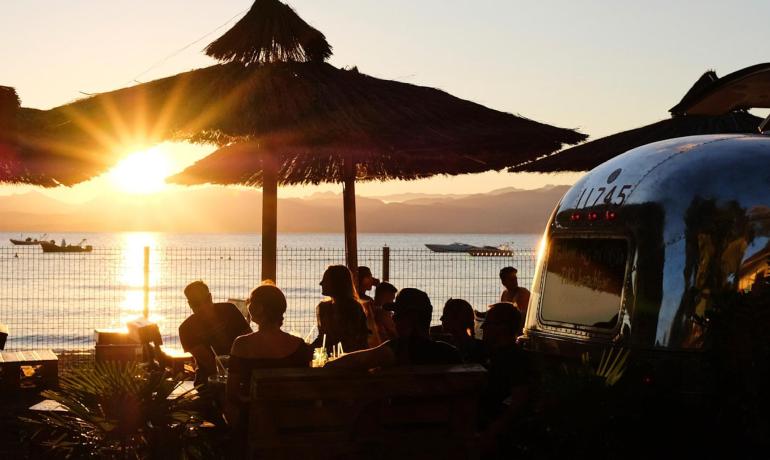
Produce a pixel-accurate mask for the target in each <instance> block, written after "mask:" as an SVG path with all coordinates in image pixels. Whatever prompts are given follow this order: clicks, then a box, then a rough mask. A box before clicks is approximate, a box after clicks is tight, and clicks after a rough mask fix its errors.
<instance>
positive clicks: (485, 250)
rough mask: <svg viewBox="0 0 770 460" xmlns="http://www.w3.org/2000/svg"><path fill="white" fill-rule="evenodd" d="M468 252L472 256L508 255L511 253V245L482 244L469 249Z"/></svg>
mask: <svg viewBox="0 0 770 460" xmlns="http://www.w3.org/2000/svg"><path fill="white" fill-rule="evenodd" d="M468 254H470V255H472V256H474V257H510V256H512V255H513V247H511V245H508V244H501V245H500V246H482V247H480V248H476V249H471V250H469V251H468Z"/></svg>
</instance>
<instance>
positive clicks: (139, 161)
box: [107, 147, 173, 195]
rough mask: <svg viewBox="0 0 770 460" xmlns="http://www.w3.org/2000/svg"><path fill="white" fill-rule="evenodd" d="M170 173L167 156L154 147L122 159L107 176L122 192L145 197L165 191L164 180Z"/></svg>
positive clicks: (161, 150) (171, 171) (171, 170)
mask: <svg viewBox="0 0 770 460" xmlns="http://www.w3.org/2000/svg"><path fill="white" fill-rule="evenodd" d="M172 173H173V169H172V164H171V161H170V159H169V158H168V156H167V155H166V154H165V153H164V152H163V149H161V148H159V147H154V148H151V149H148V150H143V151H141V152H137V153H134V154H131V155H129V156H128V157H126V158H124V159H123V160H122V161H121V162H120V163H118V164H117V165H116V166H115V167H114V168H112V169H111V170H110V172H109V173H108V174H107V176H108V178H109V181H110V183H111V184H112V185H113V186H114V187H115V188H117V189H118V190H120V191H122V192H125V193H134V194H142V195H146V194H150V193H157V192H160V191H162V190H163V189H165V188H166V183H165V179H166V177H168V176H170V175H171V174H172Z"/></svg>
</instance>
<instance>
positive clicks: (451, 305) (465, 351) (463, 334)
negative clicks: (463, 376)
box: [439, 299, 485, 364]
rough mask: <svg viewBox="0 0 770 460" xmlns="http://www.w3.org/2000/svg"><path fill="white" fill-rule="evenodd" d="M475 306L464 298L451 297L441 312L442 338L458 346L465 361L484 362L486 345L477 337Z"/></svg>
mask: <svg viewBox="0 0 770 460" xmlns="http://www.w3.org/2000/svg"><path fill="white" fill-rule="evenodd" d="M475 326H476V318H475V315H474V312H473V307H472V306H471V304H470V303H468V302H467V301H466V300H463V299H449V300H447V301H446V303H445V304H444V311H443V312H442V313H441V326H439V327H440V329H441V332H440V334H441V337H442V339H441V340H445V341H446V342H448V343H450V344H452V345H454V346H455V347H457V350H458V351H459V352H460V357H461V358H462V360H463V362H465V363H477V364H483V363H484V360H485V354H484V345H483V344H482V342H481V340H479V339H477V338H476V333H475Z"/></svg>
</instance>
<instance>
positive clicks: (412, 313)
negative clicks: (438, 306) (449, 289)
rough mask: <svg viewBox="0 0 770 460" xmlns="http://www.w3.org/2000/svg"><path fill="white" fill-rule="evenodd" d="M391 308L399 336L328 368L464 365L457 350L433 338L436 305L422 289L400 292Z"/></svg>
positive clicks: (336, 361)
mask: <svg viewBox="0 0 770 460" xmlns="http://www.w3.org/2000/svg"><path fill="white" fill-rule="evenodd" d="M387 308H389V309H390V310H391V311H393V321H394V322H395V324H396V331H397V332H398V337H397V338H395V339H391V340H388V341H387V342H385V343H383V344H382V345H380V346H378V347H375V348H370V349H368V350H361V351H358V352H354V353H348V354H346V355H344V356H342V357H341V358H338V359H335V360H333V361H329V362H328V363H326V366H324V367H331V368H342V369H372V368H375V367H389V366H408V365H422V364H460V363H461V362H462V360H461V359H460V354H459V353H458V352H457V349H456V348H455V347H453V346H452V345H449V344H448V343H446V342H440V341H433V340H431V339H430V334H429V329H430V320H431V316H432V315H433V306H432V305H431V304H430V299H429V298H428V294H426V293H424V292H423V291H420V290H419V289H414V288H406V289H402V290H401V291H399V293H398V295H397V296H396V301H395V302H394V303H392V304H390V305H389V306H388V307H387Z"/></svg>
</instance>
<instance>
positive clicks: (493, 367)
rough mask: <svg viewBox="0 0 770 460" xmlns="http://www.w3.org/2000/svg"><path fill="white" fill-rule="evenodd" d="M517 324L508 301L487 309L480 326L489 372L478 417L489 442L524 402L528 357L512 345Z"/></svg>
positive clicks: (514, 310)
mask: <svg viewBox="0 0 770 460" xmlns="http://www.w3.org/2000/svg"><path fill="white" fill-rule="evenodd" d="M521 323H522V316H521V312H520V311H519V309H518V308H516V307H515V306H514V305H513V304H512V303H510V302H500V303H496V304H494V305H492V306H491V307H490V308H489V310H488V311H487V315H486V320H485V321H484V324H483V325H482V326H481V327H482V328H483V329H484V345H485V347H486V349H487V353H488V359H487V362H486V368H487V371H488V372H489V373H488V378H487V385H486V388H485V389H484V391H483V392H482V394H481V407H480V411H479V416H480V422H481V427H482V428H486V429H487V430H488V433H492V436H491V438H492V439H493V438H494V434H495V433H498V432H500V430H502V427H504V426H505V424H506V423H507V422H508V420H509V419H510V418H511V417H513V416H515V414H516V413H517V411H519V410H520V409H521V408H522V406H523V405H524V404H525V403H526V401H527V397H528V388H529V386H528V383H529V380H530V379H531V377H532V376H531V369H530V366H529V360H528V357H527V355H526V353H525V352H524V351H523V350H522V349H521V348H519V346H518V345H517V344H516V337H517V335H518V331H519V330H520V329H521Z"/></svg>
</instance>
